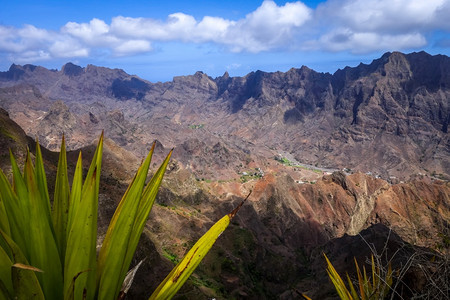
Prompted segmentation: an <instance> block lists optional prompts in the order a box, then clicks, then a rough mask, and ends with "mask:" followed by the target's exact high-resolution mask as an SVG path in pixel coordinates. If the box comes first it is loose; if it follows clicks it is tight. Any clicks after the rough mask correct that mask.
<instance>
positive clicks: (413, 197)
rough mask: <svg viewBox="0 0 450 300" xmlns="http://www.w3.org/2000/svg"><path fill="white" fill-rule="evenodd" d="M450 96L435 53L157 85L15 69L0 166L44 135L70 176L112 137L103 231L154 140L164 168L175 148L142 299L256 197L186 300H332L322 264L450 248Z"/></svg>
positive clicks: (2, 79) (9, 77)
mask: <svg viewBox="0 0 450 300" xmlns="http://www.w3.org/2000/svg"><path fill="white" fill-rule="evenodd" d="M449 98H450V59H449V58H448V57H447V56H443V55H436V56H432V55H429V54H427V53H425V52H419V53H411V54H402V53H399V52H394V53H386V54H384V55H383V56H382V57H381V58H379V59H375V60H374V61H373V62H372V63H370V64H368V65H366V64H360V65H359V66H357V67H346V68H344V69H343V70H338V71H336V72H335V73H334V74H329V73H318V72H315V71H314V70H311V69H309V68H307V67H305V66H303V67H301V68H299V69H294V68H293V69H291V70H289V71H287V72H275V73H266V72H262V71H256V72H252V73H250V74H248V75H246V76H244V77H230V76H229V74H228V73H225V74H224V75H223V76H220V77H217V78H211V77H209V76H208V75H206V74H204V73H202V72H197V73H195V74H194V75H190V76H180V77H175V78H174V79H173V80H172V81H171V82H157V83H152V82H149V81H146V80H144V79H141V78H139V77H138V76H135V75H129V74H127V73H125V72H124V71H122V70H119V69H108V68H103V67H96V66H92V65H88V66H87V67H84V68H82V67H79V66H76V65H74V64H72V63H67V64H66V65H64V66H63V67H62V68H61V70H48V69H46V68H43V67H40V66H33V65H24V66H19V65H12V66H11V67H10V69H9V70H8V71H5V72H0V107H2V108H3V109H4V110H1V111H0V125H1V126H0V127H1V128H0V129H1V130H0V133H1V135H0V145H2V147H1V149H0V158H1V160H0V163H1V164H2V168H3V167H5V166H7V162H6V160H7V156H8V155H7V148H8V147H11V148H12V149H13V151H15V152H16V153H18V155H20V154H23V153H25V151H26V147H27V146H28V147H29V148H33V142H32V140H33V139H34V138H38V139H39V141H40V143H41V145H43V146H45V147H46V148H48V149H49V150H52V151H55V150H58V149H59V143H60V139H61V135H62V133H64V134H65V136H66V141H67V144H68V148H69V149H70V150H74V151H73V152H71V153H70V154H69V161H72V165H73V164H74V160H75V159H76V152H77V151H75V150H78V149H82V151H83V155H84V154H85V153H87V156H88V157H89V154H90V153H92V144H93V141H94V140H95V139H96V138H98V136H99V134H100V132H101V131H102V130H105V136H106V142H105V143H106V145H105V156H104V161H105V163H104V166H103V171H102V174H103V175H102V176H103V179H104V180H103V182H104V183H103V186H102V187H101V192H100V201H101V204H102V205H101V206H100V207H101V208H102V209H101V211H100V213H101V216H100V225H101V226H103V227H104V228H106V226H107V223H108V219H109V217H110V216H111V214H112V212H113V210H114V206H115V205H116V204H117V203H118V201H119V200H120V199H118V198H117V195H120V193H119V192H121V191H124V190H125V188H126V184H127V183H128V182H129V181H130V179H131V176H132V174H133V172H134V171H135V170H136V169H137V167H138V164H139V160H140V158H141V157H142V156H143V154H144V153H145V152H146V151H147V150H148V149H149V147H150V145H151V143H152V142H153V141H154V140H157V141H158V143H157V152H158V153H157V155H156V162H158V160H161V158H162V157H163V156H164V155H165V154H166V153H167V152H168V149H170V148H174V156H173V160H172V162H171V164H170V166H169V169H168V171H167V176H166V178H165V182H164V184H163V187H162V188H161V190H160V192H159V195H158V199H157V202H158V204H157V205H156V206H155V208H154V209H153V211H152V213H151V216H150V221H149V222H148V224H147V229H146V230H145V236H144V235H143V237H142V245H141V246H140V247H139V250H138V253H137V259H138V258H140V257H144V256H147V257H150V259H148V262H146V264H145V266H144V267H143V270H142V271H140V273H139V274H140V275H139V276H138V277H139V279H137V280H136V283H135V286H136V287H135V288H134V290H133V291H132V293H134V294H132V295H135V297H140V296H142V294H141V293H146V292H147V290H148V289H151V288H154V287H155V284H156V283H155V282H154V281H155V278H157V279H162V278H163V277H164V274H161V273H164V272H165V271H167V270H170V261H168V260H167V259H165V258H164V257H166V258H167V257H172V258H173V257H179V256H181V255H182V254H183V253H184V251H185V250H186V248H187V247H188V245H190V243H191V242H192V241H193V240H195V238H197V237H198V236H199V235H200V233H201V232H204V231H205V230H206V229H207V228H208V226H210V225H211V224H212V222H214V220H217V219H218V218H219V217H220V216H221V215H223V214H224V213H227V212H229V210H230V208H231V207H233V206H234V205H236V203H238V202H239V201H241V199H242V198H243V197H244V196H245V195H246V194H247V193H248V191H249V190H252V191H253V193H252V196H251V198H250V199H249V201H248V203H247V204H246V205H244V207H243V209H242V211H241V212H240V213H239V215H238V216H237V217H236V221H234V223H233V224H232V225H231V226H230V228H229V229H228V230H227V231H226V232H225V233H224V234H223V236H222V237H221V239H220V240H219V241H218V245H217V246H215V247H216V248H214V249H213V251H212V253H211V255H210V256H209V258H208V257H207V258H206V262H205V264H203V265H202V266H201V267H200V269H199V270H198V271H197V272H196V273H195V274H194V277H193V279H192V280H191V282H190V283H189V284H188V285H187V286H186V287H185V288H184V292H183V291H182V295H183V293H184V295H187V296H186V297H187V298H190V299H201V298H208V297H218V298H227V299H229V298H233V297H235V298H250V299H261V298H274V297H276V298H282V299H295V298H297V297H298V294H296V292H295V291H296V290H300V291H305V292H308V293H309V295H312V296H314V297H315V298H317V299H325V298H327V297H331V298H333V297H334V295H333V293H332V288H331V287H330V285H329V282H328V281H327V279H326V273H325V265H324V261H323V257H322V254H321V251H325V252H327V255H329V257H331V258H332V259H333V258H334V259H335V260H337V263H338V265H340V266H341V267H342V268H344V269H350V268H351V267H350V266H351V264H352V257H353V256H358V257H359V259H361V260H363V259H364V257H368V256H369V255H370V252H371V249H370V247H367V245H366V244H365V243H363V240H364V241H369V243H373V245H374V247H376V249H379V250H380V251H381V250H382V249H383V247H384V245H385V244H387V243H388V242H389V243H392V245H393V246H392V247H391V248H390V249H389V251H392V252H390V253H391V254H392V253H394V252H395V250H396V249H397V250H398V249H403V250H402V251H403V252H404V253H403V252H402V251H400V252H402V253H403V254H404V257H402V258H399V260H398V262H397V266H398V265H401V264H402V263H405V261H407V260H405V259H407V255H411V253H410V252H408V251H410V250H411V249H413V248H414V247H418V246H420V247H427V248H428V249H436V247H441V248H442V245H444V248H445V242H443V241H445V238H448V234H449V232H448V230H449V225H448V224H449V222H450V197H449V195H450V186H449V183H448V180H449V176H450V161H449V153H450V151H449V150H450V143H449V134H448V123H449V118H450V112H449V101H448V99H449ZM27 135H28V136H29V137H27ZM30 137H31V138H30ZM52 151H45V153H46V154H45V155H46V157H47V158H46V159H47V164H48V165H49V166H53V167H51V168H50V170H53V171H50V173H49V176H50V177H51V176H54V174H53V175H52V172H53V173H54V171H55V167H54V165H55V159H56V155H55V154H54V153H53V152H52ZM103 227H102V228H103ZM180 228H183V231H180ZM391 231H392V232H393V233H392V234H391ZM362 238H363V239H362ZM349 245H351V246H349ZM405 245H409V246H408V247H409V248H408V247H405ZM446 247H447V248H446V249H447V251H448V245H447V246H446ZM405 249H406V250H405ZM408 249H409V250H408ZM417 249H419V248H417ZM372 250H373V249H372ZM430 251H431V250H430ZM432 251H434V250H432ZM152 268H153V269H152ZM321 270H322V271H323V273H322V271H321ZM414 274H415V275H417V272H416V273H414ZM323 275H325V276H323ZM149 281H151V283H149ZM419 281H420V280H418V279H417V280H416V281H414V280H412V279H411V282H414V284H416V285H417V286H419V285H420V284H418V282H419ZM318 283H320V286H319V285H318ZM324 287H326V288H324ZM147 294H148V293H147Z"/></svg>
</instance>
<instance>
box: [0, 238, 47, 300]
mask: <svg viewBox="0 0 450 300" xmlns="http://www.w3.org/2000/svg"><path fill="white" fill-rule="evenodd" d="M0 239H2V240H3V241H4V242H5V244H6V245H8V248H9V249H8V250H9V251H10V252H11V253H12V260H11V263H12V264H13V263H14V264H17V263H19V264H23V265H29V263H28V260H27V259H26V257H25V255H24V254H23V253H22V251H21V250H20V248H19V246H18V245H17V244H16V243H14V241H13V240H12V239H11V238H10V237H9V236H7V235H6V234H5V233H4V232H3V231H1V230H0ZM11 267H12V266H11ZM10 270H11V279H12V284H13V290H14V297H15V299H42V300H44V299H45V298H44V294H43V292H42V289H41V286H40V284H39V281H38V279H37V277H36V273H35V272H34V271H31V270H26V269H22V268H10ZM49 299H50V298H49Z"/></svg>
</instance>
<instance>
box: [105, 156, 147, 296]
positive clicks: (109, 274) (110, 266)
mask: <svg viewBox="0 0 450 300" xmlns="http://www.w3.org/2000/svg"><path fill="white" fill-rule="evenodd" d="M153 149H154V148H152V150H151V151H150V153H149V154H148V155H147V158H146V159H145V161H144V162H143V163H142V165H141V166H140V167H139V169H138V171H137V174H136V176H135V177H134V179H133V181H132V182H131V183H130V185H129V187H128V189H127V191H126V192H125V195H124V196H123V198H122V200H121V201H120V203H119V205H118V207H117V209H116V211H115V213H114V215H113V217H112V219H111V222H110V224H109V226H108V230H107V232H106V236H105V239H104V241H103V244H102V248H101V250H100V254H99V258H98V270H97V272H98V273H97V282H98V287H99V295H98V298H99V299H116V298H117V296H118V295H119V292H120V288H121V286H122V282H123V279H124V278H125V276H126V272H127V271H128V266H129V263H128V266H126V269H125V268H124V265H125V257H126V253H127V248H128V243H129V241H130V237H131V232H132V230H133V225H134V222H135V218H136V216H137V212H138V208H139V203H140V199H141V197H142V191H143V189H144V184H145V180H146V178H147V173H148V168H149V166H150V162H151V158H152V154H153ZM123 269H125V272H123V271H122V270H123Z"/></svg>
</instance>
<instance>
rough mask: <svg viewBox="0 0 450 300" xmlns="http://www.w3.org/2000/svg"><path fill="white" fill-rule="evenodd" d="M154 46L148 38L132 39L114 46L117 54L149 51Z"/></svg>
mask: <svg viewBox="0 0 450 300" xmlns="http://www.w3.org/2000/svg"><path fill="white" fill-rule="evenodd" d="M151 50H152V46H151V44H150V42H149V41H146V40H130V41H125V42H123V43H120V44H119V45H118V46H117V47H115V48H114V53H115V54H116V55H117V56H124V55H131V54H135V53H142V52H149V51H151Z"/></svg>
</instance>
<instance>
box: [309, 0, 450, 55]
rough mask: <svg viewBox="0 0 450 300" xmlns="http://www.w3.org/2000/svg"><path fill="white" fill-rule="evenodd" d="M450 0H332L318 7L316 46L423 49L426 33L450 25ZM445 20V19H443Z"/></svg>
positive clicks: (311, 45) (360, 49) (311, 44)
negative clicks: (449, 14) (319, 30)
mask: <svg viewBox="0 0 450 300" xmlns="http://www.w3.org/2000/svg"><path fill="white" fill-rule="evenodd" d="M449 2H450V1H449V0H428V1H421V0H329V1H327V2H325V3H323V4H321V5H319V7H318V8H317V10H316V11H315V16H314V17H315V20H316V24H317V26H318V27H320V29H321V34H320V36H319V37H318V38H316V39H314V40H310V41H308V42H306V43H305V44H304V45H303V46H304V47H305V48H312V49H325V50H331V51H344V50H345V51H350V52H353V53H368V52H371V51H380V50H384V51H388V50H403V49H410V48H419V47H423V46H424V45H426V44H427V40H426V38H425V36H426V34H427V33H429V32H431V31H432V30H445V29H446V28H447V29H450V28H449V25H450V24H449V21H448V14H447V17H444V16H443V14H444V12H450V10H449V6H450V5H449ZM443 20H445V21H443Z"/></svg>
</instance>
